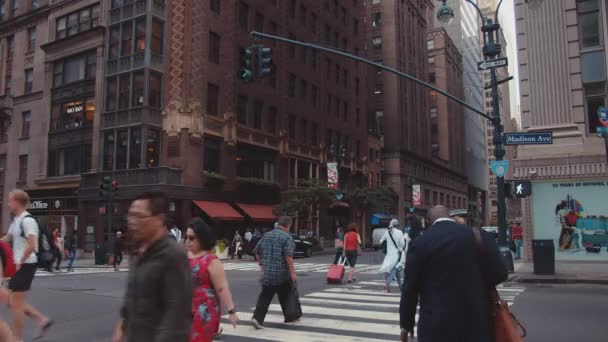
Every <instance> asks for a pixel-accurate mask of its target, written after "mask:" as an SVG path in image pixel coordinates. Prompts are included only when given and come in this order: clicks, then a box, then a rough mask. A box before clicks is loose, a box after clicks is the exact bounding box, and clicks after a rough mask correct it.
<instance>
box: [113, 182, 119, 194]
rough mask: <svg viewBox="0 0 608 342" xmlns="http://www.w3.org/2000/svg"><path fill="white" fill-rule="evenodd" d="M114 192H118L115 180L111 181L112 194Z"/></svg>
mask: <svg viewBox="0 0 608 342" xmlns="http://www.w3.org/2000/svg"><path fill="white" fill-rule="evenodd" d="M116 191H118V181H117V180H115V181H112V192H114V193H115V192H116Z"/></svg>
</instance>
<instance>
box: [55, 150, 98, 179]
mask: <svg viewBox="0 0 608 342" xmlns="http://www.w3.org/2000/svg"><path fill="white" fill-rule="evenodd" d="M90 170H91V145H90V144H85V145H79V146H71V147H65V148H61V149H58V150H50V151H49V153H48V175H49V177H57V176H68V175H77V174H81V173H83V172H88V171H90Z"/></svg>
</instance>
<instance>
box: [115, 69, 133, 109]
mask: <svg viewBox="0 0 608 342" xmlns="http://www.w3.org/2000/svg"><path fill="white" fill-rule="evenodd" d="M130 99H131V74H122V75H120V76H119V78H118V109H127V108H129V103H131V102H130Z"/></svg>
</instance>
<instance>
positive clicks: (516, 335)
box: [472, 228, 526, 342]
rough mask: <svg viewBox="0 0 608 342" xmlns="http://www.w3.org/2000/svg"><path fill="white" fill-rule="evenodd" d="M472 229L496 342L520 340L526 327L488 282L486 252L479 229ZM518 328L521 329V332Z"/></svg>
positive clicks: (516, 341) (518, 341)
mask: <svg viewBox="0 0 608 342" xmlns="http://www.w3.org/2000/svg"><path fill="white" fill-rule="evenodd" d="M472 230H473V236H474V237H475V245H476V246H477V250H478V252H479V260H480V264H479V265H480V266H479V268H480V270H481V276H482V278H483V281H484V282H485V283H486V286H488V292H489V294H490V298H489V300H490V306H491V307H490V310H491V315H492V317H491V319H492V321H493V325H494V334H495V336H496V342H522V341H523V338H524V337H526V329H525V328H524V326H523V325H522V324H521V323H520V322H519V321H518V320H517V318H515V315H513V313H512V312H511V310H509V304H507V302H505V301H504V300H502V299H500V294H499V293H498V291H497V290H496V287H495V286H493V285H492V284H490V281H489V278H488V273H487V270H486V263H485V260H486V254H487V253H486V248H485V245H484V243H483V241H482V239H481V233H480V232H479V230H477V229H475V228H473V229H472ZM519 329H521V333H520V331H519Z"/></svg>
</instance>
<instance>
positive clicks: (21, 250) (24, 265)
mask: <svg viewBox="0 0 608 342" xmlns="http://www.w3.org/2000/svg"><path fill="white" fill-rule="evenodd" d="M29 200H30V197H29V195H28V194H27V193H26V192H25V191H22V190H13V191H11V192H10V193H9V195H8V207H9V210H10V212H11V214H13V215H14V219H13V221H12V222H11V225H10V228H9V230H8V233H7V234H6V235H5V236H4V237H3V238H2V240H4V241H6V242H11V241H12V242H13V257H14V260H15V264H16V266H17V273H16V274H15V276H13V278H11V280H10V282H9V286H8V287H9V290H10V291H11V294H10V298H9V303H10V308H11V313H12V315H13V333H14V335H15V338H16V340H17V342H21V341H23V321H24V320H25V316H26V315H27V316H28V317H30V318H32V319H34V320H35V321H37V323H38V325H39V327H40V331H39V332H38V335H37V336H36V338H40V337H42V336H43V335H44V333H45V332H46V331H47V330H48V329H49V328H50V327H51V325H52V324H53V321H52V320H51V319H49V318H48V317H46V316H45V315H43V314H41V313H40V312H39V311H38V310H36V309H35V308H34V307H33V306H31V305H30V304H28V303H26V302H25V296H26V294H27V292H28V291H29V290H30V288H31V286H32V281H33V280H34V274H35V273H36V268H37V264H38V257H37V255H36V252H37V251H38V234H39V233H40V229H39V227H38V222H36V220H35V219H34V217H33V216H32V215H30V214H29V213H28V212H27V211H26V210H25V209H26V208H27V204H28V203H29Z"/></svg>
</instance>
